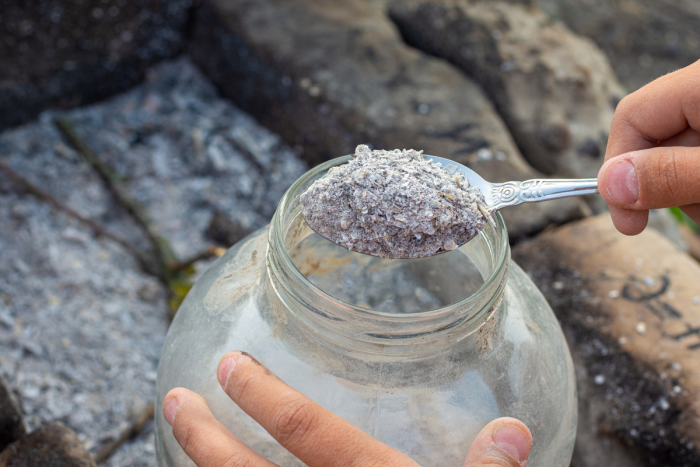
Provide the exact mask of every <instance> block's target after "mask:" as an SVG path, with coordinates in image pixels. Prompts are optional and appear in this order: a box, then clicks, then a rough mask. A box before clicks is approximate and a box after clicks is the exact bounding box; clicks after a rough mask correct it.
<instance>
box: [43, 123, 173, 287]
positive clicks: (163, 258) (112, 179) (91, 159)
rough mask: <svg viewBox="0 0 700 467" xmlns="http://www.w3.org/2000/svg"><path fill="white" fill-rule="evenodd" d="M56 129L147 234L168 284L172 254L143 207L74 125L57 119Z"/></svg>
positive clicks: (162, 276)
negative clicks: (125, 188)
mask: <svg viewBox="0 0 700 467" xmlns="http://www.w3.org/2000/svg"><path fill="white" fill-rule="evenodd" d="M55 123H56V127H57V128H58V129H59V131H60V132H61V133H62V134H63V136H64V137H65V138H66V139H67V140H68V142H69V143H70V145H71V146H73V148H75V150H77V151H78V152H79V153H81V154H82V155H83V157H84V158H85V161H86V162H87V163H88V164H90V165H91V166H92V167H93V168H94V169H95V170H96V171H97V173H98V174H99V176H100V178H101V179H102V181H103V182H104V184H105V186H106V187H107V189H108V190H109V192H110V193H111V194H112V196H113V197H114V199H115V200H116V201H117V203H119V204H120V205H121V206H122V207H124V209H126V211H127V212H128V213H129V215H131V217H132V218H133V219H134V221H135V222H136V223H137V224H138V225H139V227H141V229H142V230H143V231H144V233H145V234H146V237H147V238H148V241H149V243H150V244H151V248H152V249H153V253H154V255H155V256H156V257H157V259H158V263H159V269H160V271H159V274H158V275H159V277H160V279H161V280H162V281H163V282H164V283H165V284H167V283H168V281H169V280H170V268H169V265H170V263H171V262H173V259H174V258H173V255H172V252H170V251H167V250H168V249H167V246H166V244H165V243H164V242H163V241H162V240H161V239H160V238H159V237H158V235H156V233H155V232H153V230H152V229H151V228H150V225H149V224H150V222H149V221H148V217H147V216H146V214H145V213H144V212H143V211H142V209H141V206H139V205H138V204H137V203H135V202H134V201H132V200H131V199H129V198H128V197H127V196H126V195H124V193H123V192H122V190H121V189H120V188H119V186H118V185H117V177H116V175H115V174H114V172H113V171H112V169H111V168H110V167H109V166H107V165H106V164H105V163H103V162H102V161H101V160H100V159H99V158H98V157H97V155H95V153H94V152H92V150H91V149H90V148H89V147H88V146H87V145H86V144H85V143H84V142H83V140H81V139H80V137H79V136H78V134H77V133H76V132H75V129H74V128H73V124H72V123H71V122H70V121H69V120H67V119H65V118H57V119H56V120H55Z"/></svg>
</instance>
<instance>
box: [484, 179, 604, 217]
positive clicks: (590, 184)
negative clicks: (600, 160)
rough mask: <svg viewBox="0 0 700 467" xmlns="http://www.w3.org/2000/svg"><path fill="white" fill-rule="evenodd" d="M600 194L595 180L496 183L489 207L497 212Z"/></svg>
mask: <svg viewBox="0 0 700 467" xmlns="http://www.w3.org/2000/svg"><path fill="white" fill-rule="evenodd" d="M596 193H598V181H597V180H596V179H595V178H583V179H580V180H554V179H540V180H525V181H524V182H505V183H494V184H493V187H492V188H491V196H490V198H491V199H490V200H489V201H491V202H489V203H488V204H489V207H490V208H491V209H492V210H493V211H497V210H499V209H501V208H504V207H506V206H516V205H518V204H522V203H538V202H540V201H547V200H550V199H557V198H567V197H569V196H580V195H593V194H596Z"/></svg>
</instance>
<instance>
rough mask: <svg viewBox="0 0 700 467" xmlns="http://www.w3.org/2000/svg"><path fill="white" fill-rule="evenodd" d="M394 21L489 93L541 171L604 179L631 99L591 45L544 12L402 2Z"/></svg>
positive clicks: (462, 1)
mask: <svg viewBox="0 0 700 467" xmlns="http://www.w3.org/2000/svg"><path fill="white" fill-rule="evenodd" d="M390 15H391V17H392V19H393V20H394V21H395V22H396V24H397V25H398V27H399V29H400V30H401V33H402V34H403V36H404V38H406V40H407V42H408V43H409V44H411V45H414V46H416V47H418V48H419V49H421V50H424V51H426V52H428V53H430V54H432V55H435V56H438V57H442V58H445V59H447V60H449V61H450V62H452V63H454V64H455V65H457V66H458V67H459V68H460V69H462V70H463V71H464V72H465V73H466V74H467V75H469V76H470V77H472V78H473V79H474V80H476V81H477V82H478V83H479V84H480V85H481V86H483V88H484V89H485V90H486V92H487V93H488V95H489V96H490V97H491V99H492V101H493V102H494V104H495V105H496V108H497V109H498V111H499V113H500V115H501V116H502V117H503V119H504V121H505V122H506V124H507V125H508V128H509V129H510V131H511V133H512V135H513V137H514V138H515V141H516V142H517V144H518V147H519V148H520V149H521V151H522V153H523V156H524V157H525V158H526V159H527V160H528V161H529V162H530V163H531V164H532V165H533V166H534V167H535V168H537V169H539V170H541V171H542V172H544V173H547V174H557V175H560V176H564V177H571V178H581V177H595V176H597V174H598V170H599V169H600V166H601V165H602V162H603V157H604V155H605V147H606V145H607V135H608V130H609V128H610V123H611V122H612V116H613V112H614V110H615V106H616V105H617V103H618V102H619V101H620V100H621V99H622V98H623V97H624V96H625V94H626V92H625V91H624V89H623V88H622V86H621V85H620V84H619V83H618V81H617V77H616V76H615V73H614V72H613V71H612V68H611V67H610V64H609V63H608V61H607V58H606V57H605V55H604V54H603V52H602V51H601V50H600V49H598V47H597V46H596V45H595V44H594V43H593V42H592V41H591V40H590V39H588V38H585V37H581V36H578V35H576V34H574V33H572V32H571V31H570V30H568V29H567V28H566V27H565V26H564V25H563V24H562V23H560V22H557V21H552V20H551V19H550V18H549V17H548V16H547V15H545V14H544V13H542V12H541V11H540V10H538V9H536V8H527V7H524V6H522V5H510V4H507V3H504V2H493V1H483V2H475V1H473V0H410V1H403V0H401V1H396V2H392V4H391V8H390Z"/></svg>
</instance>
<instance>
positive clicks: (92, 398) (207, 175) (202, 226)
mask: <svg viewBox="0 0 700 467" xmlns="http://www.w3.org/2000/svg"><path fill="white" fill-rule="evenodd" d="M147 78H148V79H147V82H146V83H144V84H143V85H141V86H139V87H136V88H134V89H132V90H131V91H129V92H128V93H125V94H122V95H119V96H116V97H114V98H113V99H110V100H108V101H105V102H101V103H99V104H95V105H92V106H87V107H81V108H77V109H73V110H71V111H67V112H63V111H50V112H46V113H44V114H42V115H41V116H40V117H39V118H38V119H37V120H36V121H34V122H32V123H29V124H26V125H24V126H21V127H18V128H16V129H12V130H8V131H5V132H4V133H2V134H0V154H1V156H0V157H1V158H2V159H1V160H2V161H3V162H4V163H6V164H7V165H8V166H10V167H11V168H12V169H13V170H15V171H16V172H18V173H19V174H21V175H22V176H23V177H26V178H27V179H29V180H30V181H31V182H33V183H34V184H36V185H38V186H39V187H41V188H42V189H44V190H46V191H48V192H49V193H50V194H51V195H53V196H54V197H55V198H56V199H58V200H60V201H61V202H62V203H64V204H66V205H68V206H69V207H71V208H72V209H74V210H75V211H78V212H79V213H81V214H82V215H84V216H86V217H88V218H90V219H92V220H94V221H97V222H99V223H101V224H102V225H103V226H105V228H107V229H108V230H110V231H111V232H113V233H115V234H117V235H120V236H121V237H122V238H125V239H127V240H129V241H130V242H131V243H132V244H134V245H136V246H138V247H141V248H147V247H148V242H147V241H146V240H145V238H144V236H143V233H142V232H141V231H140V230H139V228H138V226H136V225H135V224H134V222H133V221H131V219H130V218H129V216H128V215H127V214H126V213H125V212H124V210H123V209H122V208H121V207H119V206H118V205H116V204H115V202H114V200H113V199H112V197H111V196H110V194H109V192H108V191H107V190H106V189H105V186H104V184H103V183H102V181H101V180H100V178H99V177H98V176H97V174H96V173H95V171H94V170H93V169H92V168H91V167H90V166H88V165H87V164H86V162H85V161H84V160H83V158H82V156H81V155H80V154H79V153H77V152H76V151H74V150H73V149H72V148H70V147H69V146H68V145H67V143H66V142H65V140H64V139H63V138H62V136H61V134H60V133H59V132H58V130H57V129H56V127H55V125H54V123H53V121H54V118H56V117H64V118H67V119H68V120H70V121H71V122H72V123H73V126H74V128H75V130H76V132H77V133H78V135H79V136H80V137H81V138H82V139H83V140H84V141H85V143H86V144H87V145H89V146H90V147H91V148H92V149H93V150H94V151H95V152H96V154H97V156H98V157H99V158H100V159H101V160H102V161H103V162H105V163H106V164H108V165H109V166H110V167H112V168H113V169H114V171H115V172H116V173H117V177H118V180H119V183H120V184H121V186H122V187H123V188H124V190H125V191H126V192H127V194H128V195H129V196H130V197H131V198H132V199H134V200H136V201H137V202H138V203H140V204H141V205H142V206H143V207H144V210H145V211H146V213H147V215H148V217H149V218H150V219H151V221H152V223H151V225H152V227H153V229H154V231H155V232H156V235H158V236H160V237H162V238H164V239H166V240H167V241H168V243H169V244H170V245H171V247H172V249H173V251H174V252H175V254H176V255H177V256H178V257H179V258H180V259H185V258H188V257H191V256H193V255H195V254H197V253H200V252H202V251H203V250H204V249H205V248H206V247H207V246H208V245H210V244H211V243H212V242H214V241H215V239H213V238H211V237H212V234H211V233H208V228H209V227H210V225H211V224H212V219H213V218H214V217H216V216H217V215H218V217H219V218H220V219H221V218H224V219H229V220H230V221H231V222H234V221H235V223H236V225H237V226H239V227H238V230H237V231H236V232H234V233H237V234H239V233H240V232H239V230H241V229H257V228H258V227H261V226H262V225H264V224H265V223H267V222H268V221H269V218H270V216H271V215H272V213H273V212H274V209H275V207H276V205H277V203H278V201H279V199H280V197H281V196H282V194H283V193H284V191H285V190H286V189H287V188H288V186H289V185H290V184H291V183H292V182H293V181H294V180H296V179H297V178H298V177H299V176H300V175H301V174H303V173H304V172H305V171H306V165H305V164H304V163H303V162H302V161H301V160H300V159H299V158H298V157H297V156H296V155H295V153H294V152H293V151H292V150H290V149H289V148H288V147H287V146H285V145H284V144H282V143H281V141H280V140H279V138H277V137H276V136H275V135H274V134H272V133H270V132H269V131H267V130H265V129H264V128H262V127H260V125H258V124H257V123H256V122H255V120H253V119H252V118H251V117H249V116H247V115H246V114H244V113H243V112H241V111H240V110H238V109H237V108H236V107H234V106H233V105H231V104H230V103H229V102H228V101H226V100H225V99H222V98H221V96H220V95H219V94H218V93H217V91H216V89H215V87H214V86H213V85H212V84H211V83H210V82H208V81H207V80H206V79H205V78H204V77H203V76H202V75H201V73H199V72H198V70H197V69H196V68H195V67H194V66H193V65H192V64H191V62H189V61H188V60H187V59H180V60H176V61H173V62H166V63H163V64H160V65H159V66H157V67H154V68H152V69H150V70H149V71H148V72H147ZM217 213H218V214H217ZM0 225H1V226H2V228H1V229H0V277H2V278H3V279H2V280H1V281H0V375H2V376H3V377H5V378H6V379H7V381H8V382H9V383H10V384H11V385H12V387H13V388H16V389H17V392H18V394H20V396H21V397H22V401H21V402H22V407H23V409H24V411H25V417H26V422H27V425H28V426H29V428H30V429H34V428H36V427H38V426H41V425H42V424H44V423H47V422H50V421H54V420H58V421H61V422H63V423H64V424H66V425H67V426H69V427H70V428H71V429H73V430H75V431H76V432H77V433H78V436H79V437H80V438H81V440H83V441H84V442H85V444H86V446H87V448H88V450H89V451H90V452H91V453H92V454H96V453H97V452H98V451H99V450H100V449H101V448H102V447H104V446H105V445H107V444H108V443H109V442H111V441H112V440H114V439H115V438H116V437H117V436H118V435H119V434H120V433H121V431H123V430H124V429H126V428H127V427H128V425H129V423H130V421H131V420H132V419H133V418H134V417H135V416H136V415H137V414H139V413H141V411H142V410H143V409H144V408H145V407H146V405H147V404H148V403H150V402H151V401H152V398H153V394H154V384H155V378H156V368H157V363H158V357H159V355H160V348H161V345H162V342H163V338H164V336H165V333H166V330H167V326H168V306H167V300H166V291H165V290H164V287H163V286H162V285H161V283H160V282H159V281H158V280H157V279H156V278H154V277H152V276H150V275H148V274H145V273H144V272H143V271H142V270H141V269H140V267H139V264H138V262H137V261H136V260H135V259H134V258H133V257H132V256H131V254H130V253H129V252H128V251H127V250H125V249H124V248H122V247H121V246H120V245H118V244H116V243H115V242H113V241H111V240H109V239H105V238H101V237H98V236H95V235H94V233H93V232H92V231H91V230H90V229H89V228H87V227H86V226H85V225H83V224H81V223H79V222H77V221H75V220H74V219H72V218H70V217H68V216H67V215H65V214H64V213H63V212H62V211H57V210H56V209H55V208H53V207H52V206H50V205H48V204H46V203H44V202H41V201H39V200H37V199H35V198H34V197H32V196H31V195H29V194H27V193H23V192H20V191H18V189H17V187H16V186H15V185H13V184H11V183H10V181H9V180H8V179H7V178H6V176H5V175H4V174H3V173H0ZM224 230H225V229H224ZM232 238H233V237H222V238H220V240H222V241H229V240H231V239H232ZM207 265H208V263H204V264H197V265H196V268H197V273H196V274H201V272H202V271H203V270H204V269H205V268H206V267H207ZM195 277H196V275H195V276H193V277H192V279H194V278H195ZM153 456H154V446H153V437H152V432H151V431H150V428H147V429H146V431H145V433H144V434H143V435H142V436H141V437H139V438H138V439H136V440H134V441H132V442H130V443H128V444H127V445H125V446H124V447H122V448H121V449H120V450H119V451H117V452H116V453H115V454H114V456H113V458H111V459H109V460H108V461H107V463H106V465H114V466H117V465H130V466H131V465H133V466H148V465H152V464H153Z"/></svg>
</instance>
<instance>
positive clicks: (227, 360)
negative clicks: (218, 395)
mask: <svg viewBox="0 0 700 467" xmlns="http://www.w3.org/2000/svg"><path fill="white" fill-rule="evenodd" d="M240 355H241V354H240V353H239V352H232V353H230V354H228V355H226V356H225V357H224V358H222V359H221V361H220V362H219V368H218V370H216V377H217V378H218V379H219V384H220V385H221V387H222V388H226V381H228V377H229V376H230V375H231V372H232V371H233V368H234V367H235V366H236V361H237V360H238V357H240Z"/></svg>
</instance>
